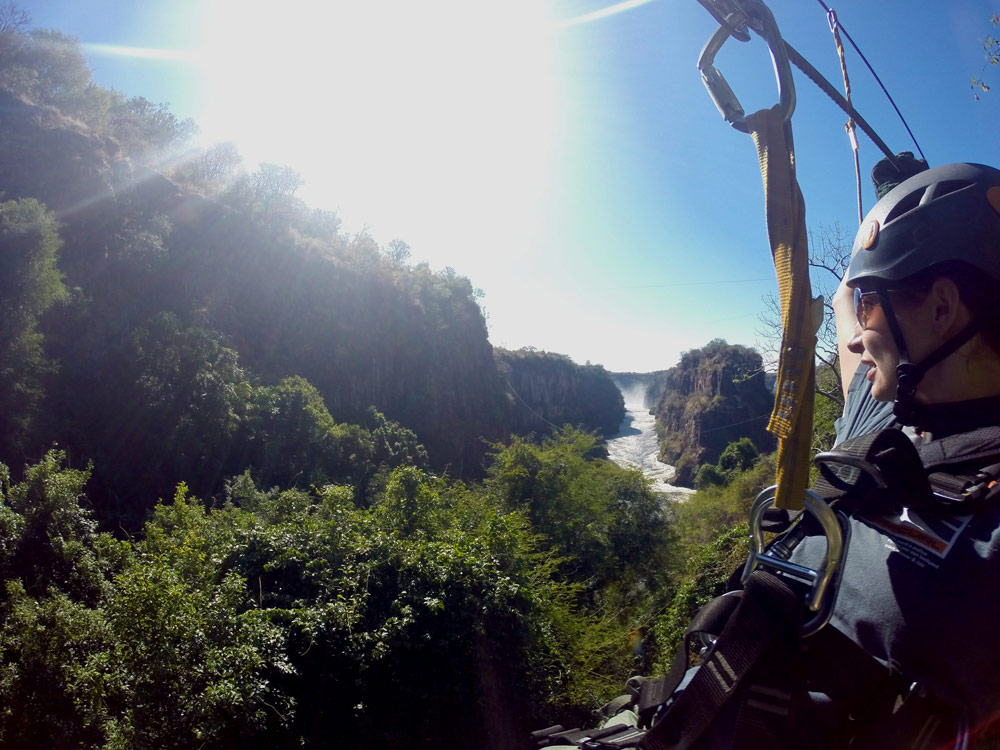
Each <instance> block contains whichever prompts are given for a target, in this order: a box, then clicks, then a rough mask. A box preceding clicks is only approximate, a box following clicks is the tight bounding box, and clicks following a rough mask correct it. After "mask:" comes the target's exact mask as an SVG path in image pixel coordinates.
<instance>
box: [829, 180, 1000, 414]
mask: <svg viewBox="0 0 1000 750" xmlns="http://www.w3.org/2000/svg"><path fill="white" fill-rule="evenodd" d="M949 261H960V262H962V263H967V264H969V265H970V266H973V267H974V268H976V269H978V270H979V271H982V272H983V273H985V274H987V275H988V276H990V277H991V278H993V279H1000V170H997V169H994V168H993V167H987V166H984V165H982V164H946V165H945V166H943V167H934V168H933V169H927V170H925V171H922V172H919V173H917V174H915V175H913V176H912V177H909V178H908V179H906V180H904V181H903V182H901V183H900V184H899V185H897V186H896V187H894V188H893V189H892V190H890V191H889V192H888V193H886V194H885V195H884V196H883V197H882V199H881V200H879V202H878V203H876V204H875V207H874V208H873V209H872V210H871V211H869V212H868V216H867V217H866V218H865V220H864V222H863V223H862V224H861V229H860V230H858V236H857V238H856V239H855V240H854V248H853V250H852V251H851V264H850V266H849V267H848V269H847V284H848V285H849V286H851V287H855V288H858V287H860V286H865V287H867V288H869V289H874V290H876V291H880V292H888V291H890V290H891V289H892V288H894V287H896V288H898V287H899V282H902V281H905V279H907V278H909V277H910V276H913V275H914V274H916V273H919V272H921V271H924V270H926V269H929V268H932V267H933V266H935V265H938V264H940V263H945V262H949ZM882 308H883V310H884V312H885V317H886V322H887V323H888V325H889V329H890V331H891V333H892V337H893V340H894V341H895V343H896V348H897V350H898V352H899V364H898V365H897V367H896V399H895V404H894V406H893V412H894V413H895V415H896V418H897V419H898V420H899V421H900V422H902V423H903V424H911V425H912V424H917V423H918V422H919V421H920V420H921V416H920V409H919V407H918V406H917V404H916V402H915V400H914V397H915V394H916V389H917V386H918V385H919V384H920V381H921V379H922V378H923V376H924V374H925V373H926V372H927V371H928V370H929V369H930V368H931V367H933V366H934V365H936V364H937V363H938V362H940V361H941V360H943V359H944V358H945V357H948V356H949V355H951V354H952V353H954V352H955V351H957V350H958V348H959V347H961V346H962V345H963V344H964V343H965V342H966V341H969V340H970V339H971V338H972V337H973V336H975V335H976V334H977V333H978V332H979V330H980V328H981V327H982V324H983V321H982V320H980V319H974V320H972V321H971V322H970V323H969V324H968V325H967V326H966V327H965V328H964V329H963V330H962V331H960V332H959V333H957V334H956V335H955V336H953V337H952V338H951V339H949V340H948V341H945V342H944V343H942V344H941V345H940V346H939V347H938V348H937V349H935V350H934V351H933V352H931V353H930V354H928V355H927V356H925V357H924V358H923V359H922V360H921V361H920V362H917V363H914V362H911V361H910V358H909V353H908V351H907V346H906V340H905V337H904V336H903V331H902V329H901V327H900V325H899V322H898V320H897V319H896V315H895V312H894V311H893V308H892V304H891V301H890V299H889V297H888V295H887V294H883V296H882Z"/></svg>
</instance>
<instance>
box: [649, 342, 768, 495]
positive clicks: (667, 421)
mask: <svg viewBox="0 0 1000 750" xmlns="http://www.w3.org/2000/svg"><path fill="white" fill-rule="evenodd" d="M773 404H774V397H773V395H772V394H771V393H770V391H769V390H768V388H767V383H766V379H765V374H764V372H763V369H762V361H761V357H760V355H759V354H758V353H757V352H756V351H754V350H753V349H749V348H747V347H744V346H739V345H730V344H727V343H726V342H725V341H722V340H721V339H716V340H715V341H712V342H710V343H709V344H708V345H706V346H705V347H703V348H701V349H694V350H692V351H689V352H685V353H684V354H683V355H682V356H681V361H680V362H679V363H678V364H677V366H676V367H674V368H672V369H670V370H668V371H667V373H666V377H665V382H664V390H663V392H662V394H661V396H660V399H659V401H658V402H657V403H656V406H655V407H654V409H653V412H654V414H655V415H656V418H657V425H658V429H659V430H660V439H661V443H660V446H661V447H660V460H661V461H665V462H666V463H668V464H672V465H673V466H674V467H676V469H677V475H676V477H675V479H674V483H675V484H679V485H682V486H687V487H690V486H692V485H693V482H694V475H695V474H696V473H697V471H698V467H699V466H701V464H703V463H715V462H716V461H718V459H719V456H720V455H721V454H722V451H723V450H725V448H726V446H727V445H729V443H731V442H733V441H734V440H739V439H740V438H743V437H748V438H750V440H752V441H753V443H754V445H755V446H756V447H757V449H758V450H759V451H761V452H765V451H770V450H772V449H773V446H774V439H773V437H772V436H771V434H770V433H768V432H767V430H766V425H767V416H768V415H769V414H770V413H771V408H772V407H773Z"/></svg>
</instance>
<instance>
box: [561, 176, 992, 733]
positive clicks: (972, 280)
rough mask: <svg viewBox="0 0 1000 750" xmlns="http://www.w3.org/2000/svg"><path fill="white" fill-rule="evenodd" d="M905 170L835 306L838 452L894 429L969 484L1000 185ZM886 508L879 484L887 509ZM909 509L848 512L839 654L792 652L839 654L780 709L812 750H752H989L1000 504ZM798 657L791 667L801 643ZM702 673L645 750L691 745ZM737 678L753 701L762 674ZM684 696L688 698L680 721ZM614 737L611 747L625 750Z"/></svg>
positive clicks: (620, 718)
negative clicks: (840, 388)
mask: <svg viewBox="0 0 1000 750" xmlns="http://www.w3.org/2000/svg"><path fill="white" fill-rule="evenodd" d="M904 164H907V165H908V166H909V167H911V169H910V172H911V176H906V175H899V176H898V177H899V179H897V180H896V181H895V182H897V183H898V184H896V185H895V186H894V187H892V188H891V189H889V190H887V191H883V194H882V195H881V197H880V200H879V201H878V203H877V204H876V205H875V207H874V208H873V209H872V210H871V212H869V214H868V216H867V218H866V220H865V221H864V222H863V224H862V226H861V229H860V230H859V232H858V236H857V239H856V240H855V244H854V248H853V250H852V257H851V262H850V265H849V267H848V270H847V273H846V274H845V276H844V279H843V281H842V283H841V285H840V287H839V289H838V291H837V293H836V294H835V297H834V300H833V306H834V311H835V315H836V320H837V329H838V345H839V348H840V353H841V375H842V378H843V384H844V388H845V392H846V393H847V398H846V403H845V408H844V413H843V415H842V417H841V418H840V419H839V420H838V421H837V425H836V428H837V446H838V447H839V446H849V445H851V444H852V443H853V442H855V441H858V440H863V439H864V438H865V436H867V435H871V434H872V433H879V434H881V433H882V432H883V431H895V430H894V428H898V431H900V432H903V433H905V434H906V435H907V436H909V438H910V441H912V445H914V446H916V447H915V448H914V450H916V451H918V455H919V458H920V460H921V461H922V462H923V463H924V467H921V466H919V465H918V466H916V469H915V470H916V472H917V473H922V472H921V469H922V468H925V467H926V466H927V465H928V464H929V463H933V459H936V460H937V463H938V465H944V466H947V467H948V468H949V469H956V467H957V466H960V467H962V468H963V469H967V470H970V471H978V470H979V469H980V468H981V467H984V466H986V465H988V464H1000V170H997V169H994V168H992V167H988V166H984V165H978V164H950V165H945V166H941V167H935V168H931V169H926V168H924V169H921V168H920V167H919V165H916V164H915V163H914V161H913V160H910V161H908V162H907V161H905V160H904ZM887 170H888V171H891V169H890V167H889V165H888V164H886V163H880V165H879V166H878V167H877V168H876V170H875V172H874V173H873V178H874V179H875V181H876V189H878V186H879V184H880V183H881V184H884V182H885V179H884V173H885V172H886V171H887ZM880 177H882V178H883V179H881V180H880ZM904 177H906V179H903V178H904ZM896 437H898V435H896ZM904 442H906V443H907V445H910V443H909V442H908V441H905V439H904ZM995 468H997V469H998V472H997V474H996V476H998V477H1000V465H998V466H997V467H995ZM956 470H957V469H956ZM892 490H893V485H891V484H890V486H889V489H888V490H886V492H888V493H889V494H892ZM997 494H1000V493H997ZM906 497H908V496H906ZM906 497H901V498H900V502H899V503H897V505H898V507H894V506H893V505H892V504H890V505H889V506H888V507H886V506H885V505H884V504H879V505H872V506H870V507H869V506H866V505H865V504H864V503H859V504H856V505H854V506H853V510H850V511H849V516H848V517H847V518H846V520H845V521H844V523H845V524H846V526H847V527H848V528H847V531H848V533H847V534H845V538H846V539H847V543H846V548H845V549H846V552H845V556H844V561H843V572H842V578H841V580H840V582H839V586H838V587H837V589H836V591H837V593H836V600H835V604H834V606H833V609H832V615H831V617H830V621H829V624H827V625H826V626H825V627H824V628H822V629H821V630H820V631H819V633H824V631H826V634H827V635H829V634H831V633H832V634H833V636H834V637H826V636H824V638H822V639H821V638H819V637H818V636H819V634H817V636H810V638H815V641H810V638H806V639H803V640H802V641H801V643H807V642H811V643H815V644H820V643H824V644H827V643H830V644H834V643H841V642H843V643H847V644H848V645H849V648H848V649H847V650H845V649H844V647H843V646H838V649H839V650H838V652H837V654H836V655H834V656H829V655H828V656H827V657H825V672H824V673H822V674H813V673H811V672H810V670H816V669H817V667H816V665H817V664H824V658H822V655H821V658H818V659H817V658H813V657H810V658H808V659H807V658H805V657H803V661H802V664H801V672H802V673H803V674H804V679H803V680H802V682H804V683H805V685H804V686H803V687H800V688H799V689H798V690H797V695H799V696H805V697H804V699H803V700H798V699H796V700H797V701H798V702H795V703H789V704H787V705H789V706H791V709H790V710H793V711H799V712H801V713H802V714H803V716H805V717H806V718H804V719H799V720H797V722H798V723H797V724H796V727H797V729H796V731H799V729H801V727H802V726H803V725H809V726H812V727H813V728H812V729H811V730H810V732H811V737H812V738H813V739H811V740H810V741H808V742H807V743H806V744H803V741H802V739H801V736H798V737H796V738H794V739H789V738H784V741H780V739H779V741H778V742H774V741H773V740H774V735H773V734H771V735H768V737H769V738H768V739H767V741H765V742H762V743H761V744H760V745H758V744H753V743H750V745H752V747H754V748H756V747H758V746H761V747H764V746H766V747H768V748H774V747H800V746H810V747H828V748H841V747H848V746H849V747H851V748H852V750H853V749H855V748H858V749H861V748H904V747H905V748H915V749H916V748H919V749H921V750H923V749H924V748H927V749H929V748H936V747H956V748H958V747H969V746H970V743H971V746H973V747H977V748H980V747H981V748H986V747H1000V645H998V643H997V639H996V635H995V633H996V627H997V624H998V623H1000V499H995V500H993V501H992V502H987V503H985V504H983V505H982V506H981V507H974V508H973V507H966V506H965V505H963V504H962V503H952V504H950V505H947V504H944V503H938V504H933V503H932V504H930V505H926V506H924V505H921V506H919V507H917V506H915V505H914V506H912V507H907V503H908V500H907V499H906ZM849 507H850V506H849ZM826 552H827V541H826V539H825V538H824V537H823V536H821V535H817V536H806V537H805V538H804V539H803V540H802V541H801V542H800V543H799V544H798V546H797V547H796V548H795V549H794V551H793V552H792V553H791V560H792V562H794V563H797V564H799V565H802V566H805V567H808V568H812V569H816V568H818V567H819V565H820V561H821V560H822V559H823V557H824V556H825V554H826ZM723 598H724V597H723ZM700 616H701V615H699V617H700ZM715 632H718V631H715ZM838 639H839V640H838ZM723 640H724V638H720V640H719V642H718V643H716V645H715V646H714V647H713V649H712V650H709V651H707V652H706V654H705V655H704V658H705V662H703V664H707V663H708V662H709V661H710V660H711V659H712V654H713V651H715V652H717V651H720V649H722V646H721V645H720V644H721V642H722V641H723ZM794 644H795V646H794V648H795V649H796V650H797V649H798V648H799V647H800V646H799V644H800V641H799V640H797V639H796V640H794ZM823 647H824V646H820V645H815V646H811V648H813V650H820V651H821V650H822V648H823ZM734 648H735V647H734ZM741 648H742V644H741ZM809 648H810V646H808V645H807V646H806V651H808V650H809ZM841 654H843V655H844V656H850V658H845V659H841ZM855 654H862V656H861V657H860V658H859V657H857V656H856V655H855ZM869 662H870V663H871V664H874V665H877V669H876V670H874V671H873V670H872V669H871V668H870V667H869ZM710 666H711V665H710ZM766 667H767V665H765V673H766ZM855 667H857V671H855ZM720 668H722V669H724V670H728V665H727V664H723V665H722V667H720ZM773 669H774V668H773V667H771V671H772V672H773ZM700 671H702V672H704V671H705V669H704V667H702V668H701V669H700ZM698 672H699V668H694V669H691V670H688V672H687V674H686V675H685V677H684V679H683V680H682V681H681V682H680V685H679V686H678V687H677V688H676V689H674V690H673V694H672V696H671V697H670V699H669V700H668V701H667V702H666V703H664V704H663V706H662V707H661V709H660V712H659V713H658V714H657V716H658V717H660V720H662V721H663V722H664V724H665V725H667V727H668V731H667V732H661V733H660V735H659V737H658V738H656V739H654V740H652V741H650V739H651V737H652V735H654V734H656V730H657V726H656V724H657V723H658V722H654V725H653V729H652V730H651V731H650V732H649V735H650V736H649V737H647V738H645V739H643V740H641V742H640V744H639V747H643V746H649V747H656V748H661V747H673V746H675V745H674V743H673V741H670V740H667V741H664V740H661V739H660V737H670V736H674V735H671V734H670V733H671V732H673V729H670V728H669V727H670V725H676V726H678V727H680V729H679V730H678V731H680V732H682V735H681V736H685V735H683V732H684V731H686V730H684V728H683V727H684V725H685V723H690V722H689V720H687V719H685V718H684V716H685V715H686V714H682V715H681V716H680V717H679V718H678V717H677V712H678V711H679V710H680V708H681V706H682V705H683V706H690V705H692V703H699V704H700V703H701V702H702V696H703V695H704V693H702V692H697V691H698V690H701V688H700V687H696V680H697V676H698ZM832 673H837V674H835V675H834V674H832ZM876 673H877V674H878V675H882V674H883V673H884V674H887V675H890V676H891V679H883V678H882V677H881V676H879V677H878V682H877V684H876V683H875V682H874V681H873V680H872V679H870V678H871V677H872V675H874V674H876ZM746 674H747V678H746V681H747V682H750V683H751V684H750V690H751V691H753V689H754V686H753V684H752V679H751V678H753V675H754V674H755V673H754V672H753V671H750V672H747V673H746ZM710 682H711V680H710V679H705V680H702V684H706V683H710ZM833 683H837V684H836V685H834V684H833ZM672 684H673V685H676V683H672ZM887 685H890V686H891V687H892V690H891V691H889V690H888V689H887V688H886V686H887ZM832 687H837V688H838V689H837V690H836V691H835V690H833V689H831V688H832ZM845 688H846V689H845ZM685 690H688V691H691V695H690V696H688V698H689V699H690V700H688V701H687V703H686V704H684V703H683V700H682V699H683V697H684V696H683V693H684V691H685ZM876 693H878V694H876ZM734 694H736V693H734ZM758 695H759V694H758ZM769 695H770V696H774V695H777V693H776V692H775V691H773V690H771V691H770V692H769ZM845 696H846V697H847V698H848V699H847V700H844V699H843V698H844V697H845ZM752 699H753V696H752V693H751V698H750V700H748V701H747V703H746V704H741V707H740V708H738V711H735V712H734V711H733V710H729V711H728V713H727V709H722V710H721V711H720V714H719V717H720V718H719V719H718V720H716V725H715V726H716V727H717V728H716V730H714V733H711V732H709V733H708V734H707V737H708V739H706V735H705V734H701V735H697V737H698V739H697V740H696V741H694V742H692V741H690V737H687V736H685V739H684V742H683V743H682V744H684V746H685V747H688V746H690V747H695V748H701V747H713V746H715V745H716V744H717V743H718V742H719V741H720V738H724V740H725V742H726V743H727V746H728V745H731V744H732V740H731V737H732V736H733V733H734V731H733V730H732V727H734V726H735V722H737V721H739V720H740V718H741V716H742V714H743V712H744V708H743V707H742V706H743V705H750V703H751V702H752ZM723 700H725V699H723ZM730 703H732V701H730ZM758 703H759V701H758ZM634 708H635V703H633V704H631V705H630V706H627V707H626V708H625V710H622V711H620V712H619V713H617V714H616V715H612V716H611V718H610V719H608V720H607V721H606V722H605V724H606V725H609V726H612V725H614V724H616V723H617V724H620V725H622V727H621V728H622V729H625V728H626V726H627V727H635V726H636V724H639V723H641V722H639V721H638V718H637V715H636V712H635V711H634V710H632V709H634ZM764 708H765V709H766V708H767V706H766V705H765V706H764ZM671 710H674V714H673V716H672V715H671ZM685 710H687V709H686V708H685ZM698 711H699V709H695V710H694V713H695V714H697V713H698ZM866 711H867V713H868V715H867V716H866V717H864V718H863V719H862V718H860V715H861V714H862V713H864V712H866ZM734 713H735V718H734ZM773 713H781V712H780V711H773ZM786 713H787V711H786ZM664 717H665V718H664ZM726 717H728V718H726ZM727 722H728V723H727ZM719 726H721V727H722V731H721V732H720V731H719V730H718V727H719ZM781 726H785V725H781ZM788 726H791V725H788ZM699 731H702V730H699ZM625 736H626V744H625V745H622V746H632V745H628V744H627V741H628V739H627V738H628V733H627V732H626V734H625ZM572 741H576V740H575V739H574V740H572ZM554 744H555V743H554ZM560 746H564V747H573V746H576V745H572V744H569V743H567V744H564V745H560ZM585 746H587V747H590V746H593V747H598V746H600V747H603V746H604V745H599V744H592V745H585ZM608 746H610V745H608ZM735 746H736V747H737V748H738V749H739V748H745V746H744V745H741V744H739V743H738V742H737V744H736V745H735Z"/></svg>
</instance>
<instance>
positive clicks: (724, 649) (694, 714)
mask: <svg viewBox="0 0 1000 750" xmlns="http://www.w3.org/2000/svg"><path fill="white" fill-rule="evenodd" d="M726 598H735V599H737V604H736V606H735V608H734V609H733V612H732V616H731V617H730V618H729V621H728V622H727V623H726V625H725V627H724V628H723V629H722V632H721V633H720V634H719V637H718V640H717V641H716V644H715V646H714V647H713V648H712V650H711V651H710V652H709V654H708V656H707V657H706V658H705V661H704V662H703V663H702V665H701V668H700V669H699V670H698V671H697V673H696V674H695V675H694V677H693V679H692V680H691V683H690V685H688V687H687V688H686V689H685V690H684V691H683V692H682V693H681V694H680V695H679V696H678V697H677V698H676V700H675V701H674V703H673V704H672V705H671V706H670V707H669V708H668V709H667V711H666V712H665V713H664V714H663V716H661V717H660V718H659V719H658V720H657V721H656V723H655V724H653V727H652V729H651V730H650V731H649V733H648V734H646V736H645V737H644V738H643V739H642V740H641V741H640V742H639V747H640V748H645V749H646V750H689V749H690V748H691V747H693V746H694V744H695V743H696V742H697V741H698V739H699V738H700V737H701V735H702V734H703V733H704V732H705V730H706V729H707V728H708V727H709V725H710V724H711V723H712V721H713V720H714V719H715V718H716V716H717V715H718V714H719V712H720V711H721V710H722V708H723V706H725V705H726V704H727V702H728V701H729V700H730V698H731V697H732V696H733V695H734V694H735V693H736V691H737V688H739V687H740V686H741V684H742V682H743V679H744V678H745V677H746V676H747V674H748V672H749V671H750V669H751V668H752V667H753V666H754V665H756V664H757V663H758V661H759V660H760V657H761V656H762V654H764V653H765V651H768V650H773V649H769V647H770V646H773V645H778V646H779V647H780V648H779V649H778V650H779V651H787V652H789V653H795V652H796V651H797V643H798V639H799V626H800V623H801V621H802V619H803V617H804V612H803V610H804V607H803V604H802V601H801V596H799V595H798V594H797V593H796V592H795V591H793V590H792V588H791V587H790V586H789V585H788V584H787V583H786V582H784V581H782V580H780V579H779V578H778V577H777V576H774V575H772V574H770V573H768V572H766V571H755V572H754V573H752V574H751V576H750V577H749V578H748V579H747V581H746V588H745V590H744V592H743V594H742V596H740V597H738V598H737V597H722V599H723V600H725V599H726ZM726 606H729V605H728V604H727V605H726ZM681 650H682V651H683V656H682V657H675V665H676V664H677V662H678V660H679V659H680V658H683V660H684V663H685V665H686V663H687V643H686V640H685V642H684V643H682V644H681ZM779 692H783V691H779ZM751 723H752V722H751Z"/></svg>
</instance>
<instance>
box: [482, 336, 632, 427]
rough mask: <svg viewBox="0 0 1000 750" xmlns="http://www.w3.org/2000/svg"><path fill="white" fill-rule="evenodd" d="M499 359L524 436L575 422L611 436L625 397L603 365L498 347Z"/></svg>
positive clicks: (515, 424)
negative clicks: (586, 363)
mask: <svg viewBox="0 0 1000 750" xmlns="http://www.w3.org/2000/svg"><path fill="white" fill-rule="evenodd" d="M495 352H496V358H497V364H498V366H499V368H500V371H501V373H502V374H503V375H504V377H505V378H506V380H507V384H508V386H509V394H508V395H509V398H510V401H511V404H510V413H511V429H512V431H513V432H514V433H516V434H519V435H525V434H529V433H534V434H536V435H544V434H548V433H550V432H551V431H552V430H553V429H554V428H553V425H556V426H558V427H562V426H563V425H567V424H568V425H572V426H574V427H582V428H583V429H585V430H588V431H589V430H597V431H598V432H600V433H601V434H602V435H605V436H606V435H613V434H614V433H615V432H617V431H618V427H619V426H620V425H621V422H622V419H624V417H625V402H624V399H623V398H622V394H621V392H620V391H619V390H618V387H617V386H616V385H615V384H614V382H613V381H612V379H611V375H610V374H609V373H608V372H607V371H606V370H605V369H604V368H603V367H601V366H600V365H589V364H588V365H577V364H576V363H574V362H573V360H571V359H570V358H569V357H566V356H564V355H561V354H552V353H549V352H537V351H532V350H525V349H522V350H520V351H516V352H512V351H507V350H503V349H497V350H495Z"/></svg>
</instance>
